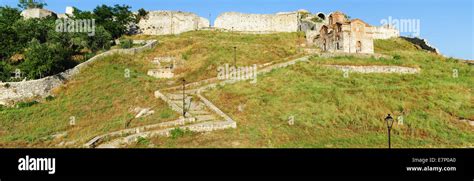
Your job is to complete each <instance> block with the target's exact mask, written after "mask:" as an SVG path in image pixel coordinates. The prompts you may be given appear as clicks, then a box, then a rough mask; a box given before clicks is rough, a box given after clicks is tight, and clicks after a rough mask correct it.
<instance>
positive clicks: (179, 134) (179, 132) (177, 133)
mask: <svg viewBox="0 0 474 181" xmlns="http://www.w3.org/2000/svg"><path fill="white" fill-rule="evenodd" d="M187 132H188V130H183V129H181V128H175V129H173V130H171V131H170V134H171V138H172V139H176V138H179V137H183V136H184V135H185V134H186V133H187Z"/></svg>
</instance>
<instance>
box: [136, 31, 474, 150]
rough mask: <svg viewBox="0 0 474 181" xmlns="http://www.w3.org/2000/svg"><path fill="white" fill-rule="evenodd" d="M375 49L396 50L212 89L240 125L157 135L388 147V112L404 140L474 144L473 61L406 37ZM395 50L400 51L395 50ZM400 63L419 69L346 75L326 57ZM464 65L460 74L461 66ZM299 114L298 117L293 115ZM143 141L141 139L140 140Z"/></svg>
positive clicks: (233, 143) (199, 141) (320, 61)
mask: <svg viewBox="0 0 474 181" xmlns="http://www.w3.org/2000/svg"><path fill="white" fill-rule="evenodd" d="M375 47H376V49H375V51H376V52H377V53H382V54H385V55H388V57H390V58H380V59H376V58H360V57H353V56H341V57H333V58H319V57H314V58H312V60H311V61H310V62H308V63H298V64H296V65H295V66H291V67H288V68H285V69H279V70H276V71H272V72H271V73H269V74H266V75H263V76H260V77H258V83H257V84H250V83H249V82H240V83H237V84H233V85H226V86H220V87H218V88H217V89H215V90H213V91H210V92H208V93H206V94H205V95H206V96H207V97H209V99H210V100H211V101H213V102H214V103H215V104H216V105H217V106H218V107H220V108H221V109H222V110H223V111H224V112H226V113H228V114H229V115H230V116H231V117H232V118H233V119H234V120H235V121H236V122H237V124H238V128H237V129H235V130H225V131H219V132H213V133H209V134H206V135H189V136H184V137H182V138H179V139H167V138H155V139H152V140H151V143H153V144H154V145H160V146H162V147H324V148H347V147H357V148H359V147H362V148H366V147H370V148H372V147H376V148H378V147H380V148H384V147H386V146H387V130H386V125H385V123H384V121H383V118H384V117H385V116H386V115H387V113H391V114H392V115H394V116H395V119H397V120H402V119H403V121H402V122H403V123H402V122H398V121H397V123H395V126H394V130H393V131H392V146H393V147H396V148H406V147H409V148H413V147H415V148H431V147H448V148H452V147H472V146H473V144H472V143H474V132H473V131H474V128H473V126H470V125H469V124H468V123H465V122H461V121H460V118H469V119H471V120H473V119H474V109H473V103H474V99H473V97H472V89H473V85H474V80H473V79H472V77H474V72H473V71H472V66H468V65H467V64H465V63H461V62H458V61H457V60H455V59H450V58H444V57H441V56H439V55H436V54H432V53H429V52H425V51H423V50H420V49H418V48H417V47H416V46H414V45H412V44H411V43H408V42H406V41H404V40H402V39H391V40H378V41H376V42H375ZM391 57H393V58H391ZM328 64H332V65H334V64H337V65H341V64H342V65H397V66H407V67H417V68H420V69H421V73H419V74H409V75H401V74H359V73H350V74H349V75H348V77H347V78H346V77H344V76H343V72H342V71H339V70H334V69H329V68H325V67H324V66H323V65H328ZM454 70H456V71H457V72H458V74H457V77H455V76H453V71H454ZM291 118H294V125H289V123H288V120H289V119H291ZM138 146H139V145H138Z"/></svg>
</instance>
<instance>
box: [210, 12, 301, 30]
mask: <svg viewBox="0 0 474 181" xmlns="http://www.w3.org/2000/svg"><path fill="white" fill-rule="evenodd" d="M214 27H215V28H218V29H225V30H231V31H239V32H260V33H267V32H269V33H270V32H297V31H298V28H299V17H298V13H297V12H288V13H277V14H243V13H237V12H227V13H223V14H221V15H219V16H218V17H217V19H216V21H215V23H214Z"/></svg>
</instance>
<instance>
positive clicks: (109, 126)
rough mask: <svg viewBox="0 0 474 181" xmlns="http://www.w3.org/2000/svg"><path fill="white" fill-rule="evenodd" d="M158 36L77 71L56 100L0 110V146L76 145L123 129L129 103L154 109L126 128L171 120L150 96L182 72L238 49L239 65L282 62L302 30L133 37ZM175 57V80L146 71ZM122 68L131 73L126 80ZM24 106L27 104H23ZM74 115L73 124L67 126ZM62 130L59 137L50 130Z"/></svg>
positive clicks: (209, 72) (197, 72)
mask: <svg viewBox="0 0 474 181" xmlns="http://www.w3.org/2000/svg"><path fill="white" fill-rule="evenodd" d="M132 38H135V39H158V40H159V41H160V44H159V45H158V46H157V47H156V48H155V49H154V50H151V51H147V52H145V53H142V54H139V55H136V56H131V57H127V56H123V55H115V56H111V57H107V58H104V59H103V60H99V61H97V62H95V63H94V64H93V66H91V67H88V68H86V69H85V70H83V71H82V72H81V73H80V74H79V75H78V76H77V77H75V78H74V80H72V81H70V82H69V83H67V84H66V85H65V86H63V87H62V88H60V89H58V90H55V91H54V92H55V95H54V97H55V98H54V100H50V99H49V101H47V100H42V101H40V102H41V103H39V104H35V105H32V106H28V105H30V104H29V103H25V104H21V108H2V107H0V147H49V146H55V145H57V144H58V143H60V142H63V141H64V142H71V141H73V142H72V145H71V146H81V145H82V144H84V143H85V142H87V141H88V140H90V139H92V138H93V137H95V136H98V135H101V134H105V133H108V132H111V131H116V130H121V129H124V128H125V125H126V124H127V122H128V121H129V120H131V119H132V118H133V117H134V116H135V114H134V113H133V112H132V111H131V109H134V108H135V107H142V108H145V107H152V108H153V110H154V111H155V114H153V115H151V116H149V117H145V118H140V119H138V120H133V121H132V122H131V123H130V125H129V127H136V126H141V125H147V124H153V123H158V122H162V121H169V120H174V119H176V118H177V117H178V115H177V113H175V112H174V111H172V110H171V109H169V108H168V106H167V105H166V103H164V102H163V101H161V100H160V99H157V98H155V97H154V94H153V93H154V91H156V90H158V89H161V88H164V87H169V86H172V85H176V84H178V83H180V81H177V80H179V79H180V77H181V76H186V78H187V79H188V81H189V82H191V81H197V80H202V79H207V78H211V77H215V76H216V75H217V71H216V69H217V66H218V65H221V64H223V63H233V47H234V46H236V47H238V49H237V58H238V64H239V65H241V64H253V63H259V62H270V61H284V60H286V59H290V58H292V57H297V56H300V54H301V52H299V51H298V49H297V48H296V47H297V45H299V43H301V42H303V41H304V39H303V37H302V36H301V34H296V33H284V34H278V35H237V34H231V33H219V32H210V31H203V32H189V33H184V34H181V35H179V36H149V37H132ZM160 56H175V57H178V58H182V59H184V60H185V62H186V63H185V66H184V67H182V68H181V69H180V70H178V72H186V74H184V73H181V74H179V76H178V77H176V78H174V79H171V80H159V79H155V78H152V77H149V76H147V75H146V72H147V71H148V70H149V69H152V68H154V66H153V65H152V64H151V63H150V60H152V59H153V58H155V57H160ZM125 69H129V70H130V78H125ZM23 105H26V106H23ZM72 116H74V118H75V122H76V125H75V126H70V125H69V122H70V118H71V117H72ZM64 132H67V135H66V136H65V137H64V138H61V139H53V138H54V137H53V136H52V135H55V134H58V133H59V134H61V133H64Z"/></svg>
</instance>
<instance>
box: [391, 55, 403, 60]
mask: <svg viewBox="0 0 474 181" xmlns="http://www.w3.org/2000/svg"><path fill="white" fill-rule="evenodd" d="M393 59H395V60H400V59H402V57H401V56H400V55H394V56H393Z"/></svg>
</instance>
